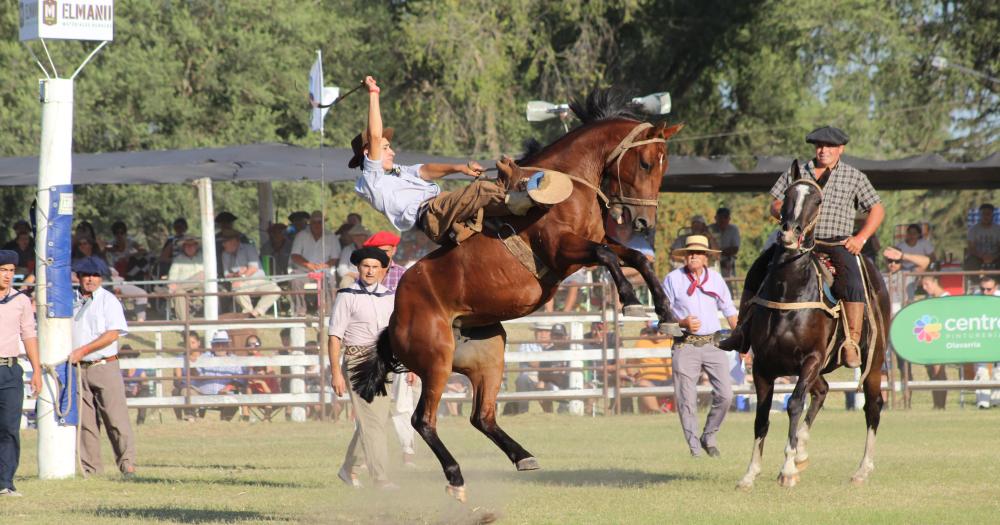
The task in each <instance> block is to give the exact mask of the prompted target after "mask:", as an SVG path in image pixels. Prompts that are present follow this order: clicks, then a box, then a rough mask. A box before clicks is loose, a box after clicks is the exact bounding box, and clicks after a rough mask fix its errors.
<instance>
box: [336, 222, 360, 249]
mask: <svg viewBox="0 0 1000 525" xmlns="http://www.w3.org/2000/svg"><path fill="white" fill-rule="evenodd" d="M353 226H363V225H362V224H361V215H358V214H357V213H348V214H347V218H346V219H345V220H344V224H341V225H340V226H338V227H337V229H336V230H335V231H334V232H333V233H334V234H335V235H337V236H338V238H339V239H340V247H341V249H343V248H346V247H348V246H349V245H351V244H352V243H353V242H354V239H352V238H351V234H350V233H348V231H349V230H350V229H351V228H352V227H353Z"/></svg>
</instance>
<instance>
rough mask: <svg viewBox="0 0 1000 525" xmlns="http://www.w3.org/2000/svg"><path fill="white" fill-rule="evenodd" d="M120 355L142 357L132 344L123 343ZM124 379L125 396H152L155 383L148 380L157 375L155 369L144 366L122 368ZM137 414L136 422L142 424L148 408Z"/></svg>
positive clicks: (122, 356)
mask: <svg viewBox="0 0 1000 525" xmlns="http://www.w3.org/2000/svg"><path fill="white" fill-rule="evenodd" d="M118 357H120V358H123V359H135V358H137V357H141V354H140V353H139V351H138V350H134V349H132V345H127V344H126V345H122V346H121V348H119V349H118ZM121 370H122V379H123V380H124V382H125V397H151V396H152V395H153V391H154V387H155V384H154V383H153V382H151V381H146V378H148V377H156V371H155V370H146V369H143V368H122V369H121ZM137 410H138V414H136V416H135V424H136V425H141V424H143V423H145V422H146V409H145V408H139V409H137Z"/></svg>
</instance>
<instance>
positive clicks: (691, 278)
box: [663, 235, 737, 457]
mask: <svg viewBox="0 0 1000 525" xmlns="http://www.w3.org/2000/svg"><path fill="white" fill-rule="evenodd" d="M708 252H714V253H719V250H711V249H709V247H708V238H707V237H705V236H704V235H691V236H689V237H688V238H687V240H686V241H685V244H684V247H683V248H679V249H677V250H674V252H673V253H672V254H671V255H673V256H675V257H677V256H683V257H684V266H683V267H681V268H678V269H676V270H674V271H672V272H670V273H669V274H667V278H666V279H664V280H663V289H664V291H665V292H666V294H667V299H668V300H669V301H670V307H671V308H672V309H673V311H674V315H676V316H677V318H678V319H680V323H679V324H680V327H681V329H682V330H684V335H683V336H682V337H681V338H679V339H675V340H674V350H673V372H674V389H675V392H676V397H677V414H678V415H679V416H680V417H681V427H683V429H684V438H685V439H686V440H687V443H688V447H690V449H691V455H692V456H695V457H698V456H700V455H701V449H703V448H704V449H705V452H707V453H708V455H709V456H711V457H719V448H718V445H716V442H715V434H716V433H717V432H718V431H719V427H721V426H722V421H723V420H724V419H725V418H726V412H728V411H729V404H730V402H731V401H732V399H733V387H732V379H731V378H730V376H729V368H730V367H729V356H728V355H727V354H726V353H725V352H723V351H722V350H720V349H719V347H718V346H716V345H717V344H718V343H717V341H718V334H719V330H720V329H721V328H722V326H721V325H720V324H719V312H720V311H721V312H722V315H724V316H726V321H727V322H729V326H730V327H734V326H736V314H737V310H736V306H735V305H733V298H732V295H730V293H729V287H728V286H726V282H725V280H723V278H722V275H720V274H718V273H717V272H715V271H714V270H711V269H709V268H708V255H707V253H708ZM702 370H704V371H705V373H707V374H708V379H709V381H711V383H712V408H711V409H709V411H708V419H707V420H706V421H705V428H704V430H703V431H702V433H701V438H700V439H699V438H698V420H697V417H696V414H697V412H698V392H697V390H696V386H697V384H698V378H700V377H701V372H702Z"/></svg>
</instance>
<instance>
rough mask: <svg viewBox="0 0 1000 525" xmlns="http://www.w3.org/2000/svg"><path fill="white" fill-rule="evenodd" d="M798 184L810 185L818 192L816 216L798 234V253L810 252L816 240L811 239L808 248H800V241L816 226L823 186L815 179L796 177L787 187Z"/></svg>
mask: <svg viewBox="0 0 1000 525" xmlns="http://www.w3.org/2000/svg"><path fill="white" fill-rule="evenodd" d="M799 184H805V185H807V186H812V187H813V188H816V191H818V192H819V205H818V206H817V207H816V216H815V217H813V218H812V220H811V221H809V224H807V225H806V227H805V228H802V233H800V234H799V248H798V251H799V252H800V253H805V252H811V251H812V250H813V248H815V247H816V240H815V239H813V243H812V246H810V247H809V248H802V241H804V240H805V238H806V236H807V235H809V233H810V232H812V230H813V229H815V228H816V223H817V222H819V215H820V213H821V212H822V211H823V187H822V186H820V185H819V184H818V183H817V182H816V181H814V180H811V179H797V180H795V181H794V182H792V183H791V184H789V185H788V188H789V189H791V188H792V186H796V185H799Z"/></svg>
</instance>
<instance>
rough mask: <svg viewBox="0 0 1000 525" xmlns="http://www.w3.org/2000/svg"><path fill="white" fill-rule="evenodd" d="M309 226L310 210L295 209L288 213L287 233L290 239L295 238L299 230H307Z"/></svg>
mask: <svg viewBox="0 0 1000 525" xmlns="http://www.w3.org/2000/svg"><path fill="white" fill-rule="evenodd" d="M308 226H309V212H307V211H293V212H292V213H289V214H288V231H286V232H285V235H286V236H287V237H288V238H289V239H294V238H295V236H296V235H298V233H299V232H302V231H305V230H306V228H307V227H308Z"/></svg>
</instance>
